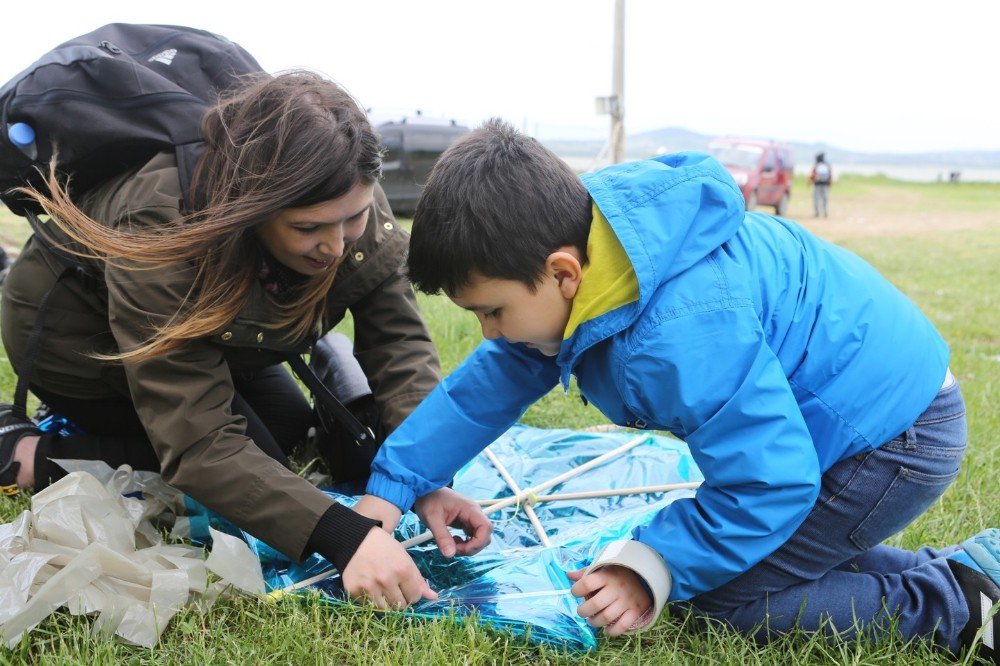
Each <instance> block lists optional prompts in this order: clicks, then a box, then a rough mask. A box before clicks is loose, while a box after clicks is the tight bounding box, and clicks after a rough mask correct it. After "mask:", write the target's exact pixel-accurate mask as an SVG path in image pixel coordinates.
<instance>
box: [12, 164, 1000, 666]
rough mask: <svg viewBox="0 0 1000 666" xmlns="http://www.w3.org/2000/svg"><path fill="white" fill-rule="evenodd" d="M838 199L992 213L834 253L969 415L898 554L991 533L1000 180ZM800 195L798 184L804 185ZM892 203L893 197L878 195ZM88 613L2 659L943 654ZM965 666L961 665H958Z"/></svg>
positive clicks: (256, 609)
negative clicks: (880, 291) (953, 380)
mask: <svg viewBox="0 0 1000 666" xmlns="http://www.w3.org/2000/svg"><path fill="white" fill-rule="evenodd" d="M838 188H839V189H838V192H840V193H841V194H842V195H844V196H847V195H850V196H852V197H855V196H856V197H864V196H866V195H868V194H869V193H871V194H872V195H878V198H881V199H883V200H884V199H885V198H886V196H885V195H886V194H887V193H889V194H893V193H896V192H899V193H902V194H904V195H905V197H904V198H907V199H908V200H909V202H910V204H911V205H914V206H915V208H916V209H919V210H927V209H929V208H930V209H941V210H946V209H950V208H962V209H964V210H969V211H978V212H983V213H986V214H992V215H994V218H993V222H992V223H990V224H988V225H986V226H985V228H980V229H977V230H972V231H961V232H948V231H941V232H935V233H928V232H923V233H920V234H917V235H913V236H907V235H898V234H894V235H892V236H891V237H870V238H866V237H857V238H852V239H851V240H849V241H846V242H843V243H842V244H843V245H845V246H847V247H848V248H850V249H851V250H853V251H855V252H857V253H859V254H860V255H861V256H863V257H865V258H866V259H868V260H869V261H870V262H871V263H873V264H874V265H875V266H876V267H878V268H879V269H880V270H881V271H882V272H883V273H884V274H885V275H886V276H887V277H888V278H889V279H890V280H892V281H893V282H894V283H895V284H896V285H897V286H899V287H900V288H901V289H902V290H903V291H904V292H906V293H907V294H908V295H909V296H910V297H911V298H913V299H914V300H915V301H916V302H917V303H918V305H920V307H921V308H922V309H923V310H924V312H926V313H927V314H928V316H929V317H930V318H931V319H932V320H933V321H934V323H935V324H936V325H937V326H938V328H939V330H940V331H941V333H942V335H943V336H944V337H945V339H946V340H948V342H949V344H950V346H951V349H952V363H951V367H952V369H953V371H954V372H955V374H956V375H957V376H958V378H959V379H960V381H961V382H962V390H963V392H964V395H965V399H966V402H967V405H968V410H969V426H970V428H969V452H968V455H967V459H966V463H965V466H964V470H963V472H962V474H961V475H960V476H959V478H958V480H957V481H956V482H955V484H954V485H953V486H952V487H951V488H950V489H949V490H948V492H947V493H946V494H945V496H944V497H943V498H942V499H941V500H940V501H939V502H937V503H936V504H935V505H934V507H933V508H932V509H931V510H929V511H928V512H927V513H926V514H925V515H924V516H922V517H921V518H920V519H918V520H917V521H916V522H915V523H914V524H913V525H911V526H910V527H909V528H907V529H906V530H905V531H904V532H903V533H901V534H900V535H897V536H896V537H895V538H894V539H893V542H894V544H895V545H900V546H903V547H908V548H914V547H917V546H919V545H922V544H938V545H941V544H946V543H953V542H955V541H958V540H961V539H962V538H964V537H966V536H968V535H969V534H971V533H974V532H976V531H978V530H979V529H981V528H983V527H986V526H1000V505H998V503H997V497H998V493H997V479H998V478H1000V464H998V458H1000V438H998V436H997V434H996V433H997V432H1000V410H997V409H996V405H998V404H1000V268H998V266H1000V186H997V185H979V184H960V185H958V186H957V187H956V186H953V185H951V184H927V185H921V184H904V183H899V182H896V181H889V180H888V179H885V178H878V177H876V178H849V177H845V178H843V179H841V180H840V181H838ZM799 191H800V192H801V191H804V190H799ZM889 198H892V197H889ZM20 225H23V222H21V221H19V220H13V219H11V218H10V217H9V216H8V217H6V218H5V217H2V216H0V234H2V235H3V236H6V237H14V238H19V239H23V238H24V237H25V236H26V235H27V234H26V225H24V229H21V228H20ZM420 300H421V306H422V308H423V311H424V314H425V316H426V319H427V321H428V323H429V325H430V327H431V331H432V335H433V337H434V340H435V341H436V343H437V345H438V347H439V349H440V352H441V357H442V364H443V367H444V369H445V370H446V371H448V370H451V369H453V368H454V367H455V366H456V365H457V364H458V362H459V361H460V360H461V359H462V358H463V357H464V356H465V354H467V353H468V352H469V351H470V350H471V349H472V348H473V347H474V346H475V345H476V344H478V342H479V331H478V327H477V325H476V322H475V319H474V317H473V316H472V315H470V314H468V313H465V312H463V311H461V310H459V309H457V308H455V307H454V306H452V305H451V304H450V303H449V302H447V301H446V300H445V299H444V298H442V297H421V299H420ZM12 391H13V376H12V374H11V373H10V370H9V368H8V367H7V366H6V364H4V363H0V394H2V395H3V396H4V397H5V398H9V396H10V395H11V393H12ZM524 420H525V421H526V422H527V423H529V424H531V425H535V426H541V427H582V426H587V425H592V424H595V423H601V422H605V419H604V418H603V417H602V416H601V415H600V414H599V413H598V412H597V411H596V410H595V409H594V408H593V407H585V406H584V405H583V404H582V402H581V401H580V399H579V394H578V393H577V392H576V391H575V390H573V391H571V392H570V394H569V395H564V394H563V393H562V392H561V391H559V390H556V391H553V393H551V394H550V395H548V396H547V397H546V398H545V399H543V400H542V401H541V402H539V403H538V404H537V405H535V406H534V407H532V408H531V409H530V410H529V411H528V413H527V415H526V416H525V419H524ZM26 506H27V500H26V499H24V498H21V499H18V500H16V501H3V502H0V521H3V522H6V521H9V520H11V519H12V518H13V517H14V516H15V515H16V514H17V513H18V512H19V511H20V510H21V509H23V508H25V507H26ZM89 627H90V620H89V619H81V618H75V617H70V616H69V615H67V614H65V613H59V614H57V615H55V616H53V617H52V618H50V619H47V620H45V621H44V622H43V623H42V624H41V625H40V626H39V628H38V629H36V630H35V631H34V632H33V633H31V634H29V636H28V637H27V639H26V640H24V641H22V643H21V644H20V645H19V646H18V647H16V648H15V649H14V650H13V651H7V650H6V649H4V648H0V664H3V663H35V662H43V663H72V664H78V663H91V664H104V663H129V664H131V663H135V664H146V663H156V664H175V663H185V664H196V663H197V664H201V663H248V662H261V663H281V664H286V663H295V664H298V663H306V664H311V663H324V664H325V663H338V664H340V663H344V664H367V663H386V664H412V663H440V664H456V663H458V664H495V663H525V664H527V663H543V664H546V663H550V664H559V663H576V662H577V661H580V662H582V663H591V664H599V663H640V662H645V663H655V664H717V663H718V664H739V665H743V664H792V663H794V664H829V663H835V664H883V663H884V664H895V663H904V662H905V663H920V664H946V663H952V659H951V658H949V657H947V656H945V655H943V654H941V653H939V652H935V651H933V650H931V649H929V648H927V647H925V646H923V645H919V644H909V645H907V644H904V643H903V642H902V641H900V640H898V639H890V640H888V641H884V642H880V643H878V644H872V643H870V642H867V641H864V640H859V641H854V642H848V643H844V644H828V643H827V642H825V641H823V640H820V639H818V638H817V637H815V636H809V635H794V636H790V637H788V638H786V639H783V640H781V641H778V642H776V643H772V644H769V645H767V646H758V645H755V644H753V643H751V642H750V641H748V640H746V639H744V638H742V637H740V636H738V635H735V634H733V633H731V632H727V631H724V630H722V629H719V628H716V627H708V628H705V627H698V626H695V623H694V622H693V620H692V619H691V618H690V617H687V616H685V615H684V614H683V613H674V614H671V615H668V616H667V617H665V618H664V619H663V620H661V622H660V623H659V624H658V625H657V626H656V627H655V628H654V629H652V630H650V631H648V632H646V633H644V634H641V635H640V636H636V637H627V638H623V639H617V640H602V641H601V645H600V648H599V649H598V650H597V651H596V652H594V653H592V654H590V655H587V656H585V657H583V658H581V657H580V656H579V655H572V654H566V653H564V652H561V651H559V650H556V649H553V648H547V647H538V646H534V645H531V644H530V643H527V642H525V641H524V640H523V639H522V638H518V637H514V636H511V635H508V634H506V633H503V632H496V631H493V630H491V629H487V628H484V627H480V626H477V625H470V624H464V623H460V622H457V621H449V620H442V621H437V622H426V621H412V620H408V619H406V618H403V617H399V616H394V615H390V616H386V615H382V614H378V613H374V612H372V611H371V610H369V609H366V608H361V607H351V606H337V607H330V606H326V605H324V604H322V603H320V602H319V601H318V600H317V598H315V597H308V598H290V599H285V600H282V601H279V602H277V603H267V602H261V601H258V600H256V599H239V600H233V601H225V602H220V603H219V604H217V605H216V606H214V607H212V608H211V609H210V610H208V611H207V612H206V613H205V614H199V613H198V612H197V611H195V610H186V611H184V612H183V613H181V614H180V615H178V616H177V617H176V618H175V619H174V620H173V621H172V622H171V624H170V625H169V627H168V629H167V630H166V632H165V633H164V635H163V637H162V639H161V641H160V644H159V645H158V646H157V647H156V648H154V649H150V650H146V649H139V648H133V647H129V646H127V645H123V644H122V643H120V642H117V641H103V640H95V639H92V638H91V637H90V636H89ZM967 663H968V662H967Z"/></svg>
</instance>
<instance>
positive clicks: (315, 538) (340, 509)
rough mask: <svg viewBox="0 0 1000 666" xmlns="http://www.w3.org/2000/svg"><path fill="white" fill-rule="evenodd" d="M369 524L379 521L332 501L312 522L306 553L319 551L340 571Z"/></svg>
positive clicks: (364, 535)
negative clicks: (312, 526)
mask: <svg viewBox="0 0 1000 666" xmlns="http://www.w3.org/2000/svg"><path fill="white" fill-rule="evenodd" d="M373 527H382V521H381V520H372V519H371V518H368V517H366V516H362V515H361V514H360V513H357V512H356V511H352V510H351V509H348V508H347V507H346V506H344V505H343V504H340V503H339V502H334V503H333V504H331V505H330V508H329V509H327V510H326V511H325V512H324V513H323V515H322V516H320V519H319V522H317V523H316V527H315V528H314V529H313V532H312V536H310V537H309V543H308V545H307V546H306V552H307V553H313V552H315V553H319V554H320V555H322V556H323V557H324V558H326V560H327V561H328V562H330V564H332V565H333V566H335V567H337V570H338V571H340V572H341V573H343V572H344V568H345V567H346V566H347V563H348V562H350V561H351V558H352V557H354V553H356V552H357V550H358V548H360V547H361V542H362V541H364V540H365V537H367V536H368V533H369V532H370V531H371V529H372V528H373Z"/></svg>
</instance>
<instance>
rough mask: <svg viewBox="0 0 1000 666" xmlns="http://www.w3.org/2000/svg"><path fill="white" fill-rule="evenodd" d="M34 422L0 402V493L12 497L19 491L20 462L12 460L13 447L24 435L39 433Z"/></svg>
mask: <svg viewBox="0 0 1000 666" xmlns="http://www.w3.org/2000/svg"><path fill="white" fill-rule="evenodd" d="M41 434H42V431H41V430H39V429H38V428H37V427H36V426H35V424H34V423H32V422H31V421H28V420H25V419H22V418H20V417H19V416H17V415H16V414H14V407H13V406H12V405H8V404H7V403H0V495H6V496H8V497H13V496H14V495H17V494H18V493H20V492H21V489H20V488H18V486H17V472H18V470H19V469H20V468H21V463H18V462H14V449H15V448H17V442H18V441H19V440H20V439H21V438H22V437H24V436H25V435H41Z"/></svg>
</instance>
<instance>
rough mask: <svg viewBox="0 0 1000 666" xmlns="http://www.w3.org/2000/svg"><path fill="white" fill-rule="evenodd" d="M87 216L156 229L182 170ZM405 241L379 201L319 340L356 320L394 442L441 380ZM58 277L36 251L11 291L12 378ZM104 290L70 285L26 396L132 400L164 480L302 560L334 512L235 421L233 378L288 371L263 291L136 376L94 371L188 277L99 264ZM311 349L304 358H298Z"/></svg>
mask: <svg viewBox="0 0 1000 666" xmlns="http://www.w3.org/2000/svg"><path fill="white" fill-rule="evenodd" d="M80 206H81V208H82V209H83V210H84V211H85V212H86V213H87V214H88V215H90V216H91V217H92V218H93V219H96V220H101V221H107V223H108V224H109V225H111V226H118V225H124V224H131V225H133V226H140V225H141V226H145V225H155V224H157V223H162V222H164V221H166V220H171V219H175V218H176V217H177V216H178V215H179V214H180V212H179V211H180V209H181V192H180V185H179V180H178V175H177V167H176V163H175V161H174V158H173V157H172V156H171V155H168V154H161V155H159V156H157V157H156V158H154V159H153V160H151V161H150V162H149V163H148V164H146V165H145V166H144V167H143V168H141V169H140V170H139V171H138V172H137V173H134V174H130V175H128V176H123V177H122V178H119V179H117V180H116V181H114V182H111V183H108V184H106V185H105V186H102V187H101V188H100V189H98V190H96V191H94V192H93V193H91V194H89V195H88V196H87V197H85V198H84V199H83V200H82V201H81V204H80ZM408 240H409V236H408V234H407V233H406V232H405V231H404V230H402V229H400V228H399V227H398V226H397V225H396V223H395V221H394V220H393V217H392V214H391V212H390V210H389V206H388V203H387V202H386V200H385V196H384V194H383V193H382V191H381V189H380V188H376V201H375V203H374V204H373V209H372V211H371V213H370V215H369V220H368V227H367V229H366V231H365V235H364V236H363V237H362V238H361V239H360V240H359V241H358V242H357V243H355V244H354V246H353V247H352V248H350V249H349V256H348V257H347V258H346V259H345V260H344V261H343V263H342V264H341V265H340V267H339V268H338V271H337V277H336V279H335V280H334V283H333V286H332V288H331V289H330V292H329V295H328V297H327V308H326V316H325V320H324V326H323V330H324V331H327V330H329V329H330V328H332V327H333V326H334V325H336V323H337V322H339V321H341V320H342V319H343V318H344V316H345V314H346V313H347V311H348V310H350V312H351V314H352V316H353V318H354V330H355V337H354V344H355V354H356V356H357V358H358V360H359V362H360V363H361V366H362V368H363V369H364V371H365V373H366V375H367V376H368V378H369V383H370V384H371V387H372V390H373V392H374V396H375V400H376V403H377V405H378V407H379V409H380V413H381V416H382V418H383V420H384V423H385V425H386V428H387V430H388V431H392V430H393V429H395V428H396V427H397V426H398V425H399V424H400V423H401V422H402V421H403V419H404V418H406V416H407V415H408V414H409V413H410V412H411V411H412V410H413V409H414V408H415V407H416V406H417V404H418V403H419V402H420V401H421V400H422V399H423V397H424V396H425V395H427V393H428V392H429V391H430V390H431V389H432V388H434V386H435V385H436V384H437V382H438V380H439V367H438V360H437V354H436V351H435V349H434V346H433V344H432V342H431V340H430V338H429V336H428V333H427V329H426V327H425V326H424V324H423V321H422V320H421V317H420V313H419V311H418V309H417V304H416V299H415V297H414V294H413V290H412V289H411V287H410V285H409V282H408V281H407V280H406V278H405V276H404V274H403V272H402V268H403V264H404V259H405V256H406V251H407V246H408ZM63 268H64V266H63V264H62V263H61V262H60V260H59V259H58V258H57V257H56V256H54V255H53V254H52V252H50V251H49V250H48V249H47V248H45V247H44V246H43V244H42V243H40V242H39V241H38V239H36V238H34V237H32V239H30V240H29V241H28V243H27V244H26V246H25V248H24V250H23V251H22V253H21V255H20V256H19V257H18V259H17V262H16V264H15V265H14V267H12V269H11V271H10V274H9V277H8V278H7V280H6V281H5V283H4V294H3V303H2V313H0V326H2V334H3V343H4V346H5V347H6V349H7V353H8V358H9V359H10V362H11V364H12V365H13V366H14V368H15V369H16V370H18V371H20V370H21V363H22V360H23V358H24V351H25V346H26V344H27V340H28V335H29V333H30V331H31V327H32V325H33V323H34V320H35V315H36V313H37V311H38V303H39V302H40V300H41V298H42V296H43V295H44V294H45V293H46V292H47V291H48V290H49V288H50V287H51V286H52V285H53V284H54V283H55V281H56V278H57V277H58V276H59V274H60V273H61V272H62V271H63ZM93 268H95V269H97V270H98V271H99V272H100V273H101V274H103V276H104V282H105V285H106V289H95V288H93V287H88V286H87V285H85V284H83V283H82V282H81V281H79V280H78V279H76V278H64V279H63V281H62V282H63V284H61V285H60V286H59V287H57V288H56V289H55V291H54V292H53V293H52V296H51V297H50V299H49V306H48V308H47V311H46V315H45V317H46V318H45V337H44V342H43V344H42V348H41V351H40V352H39V354H38V356H37V358H36V360H35V367H34V369H33V374H32V382H33V383H34V384H37V385H38V386H40V387H42V388H45V389H47V390H49V391H51V392H53V393H57V394H60V395H66V396H69V397H77V398H99V397H102V396H107V395H112V394H114V393H119V394H126V393H128V394H131V396H132V399H133V401H134V403H135V405H136V409H137V412H138V414H139V418H140V419H141V421H142V423H143V426H144V427H145V429H146V432H147V433H148V434H149V437H150V439H151V441H152V444H153V447H154V449H155V450H156V453H157V455H158V457H159V459H160V465H161V471H162V473H163V477H164V479H165V480H166V481H167V482H169V483H171V484H172V485H174V486H175V487H177V488H179V489H180V490H182V491H183V492H185V493H187V494H188V495H190V496H191V497H193V498H195V499H196V500H198V501H199V502H201V503H202V504H204V505H205V506H207V507H209V508H210V509H212V510H214V511H216V512H217V513H219V514H220V515H222V516H224V517H225V518H227V519H229V520H230V521H232V522H233V523H235V524H236V525H238V526H240V527H242V528H244V529H246V530H247V531H249V532H250V533H252V534H254V535H255V536H257V537H258V538H260V539H263V540H264V541H266V542H267V543H269V544H270V545H272V546H273V547H275V548H277V549H278V550H280V551H282V552H283V553H285V554H286V555H289V556H291V557H294V558H300V557H302V556H303V555H305V554H307V553H305V552H304V551H305V548H306V544H307V542H308V540H309V537H310V535H311V534H312V531H313V529H314V527H315V526H316V523H317V521H318V520H319V518H320V516H321V515H322V514H323V513H324V512H325V511H326V509H328V508H329V507H330V504H331V500H330V499H329V498H328V497H327V496H326V495H324V494H323V493H322V492H320V491H319V490H317V489H316V488H314V487H313V486H312V485H310V484H309V483H308V482H307V481H305V480H304V479H301V478H299V477H297V476H296V475H294V474H293V473H292V472H290V471H288V470H287V469H285V468H284V467H283V466H282V465H281V464H279V463H278V462H276V461H275V460H273V459H271V458H270V457H268V456H267V455H266V454H264V453H263V452H262V451H261V450H260V449H258V448H257V447H256V446H255V445H254V443H253V442H252V441H251V440H250V439H249V438H248V437H247V436H246V434H245V430H246V422H245V420H244V418H243V417H241V416H238V415H235V414H233V413H232V411H231V403H232V400H233V396H234V388H233V377H234V376H236V377H239V376H240V374H239V373H252V372H255V371H257V370H260V369H261V368H264V367H267V366H269V365H274V364H275V363H279V362H281V360H282V353H283V352H288V351H291V350H292V345H290V344H289V343H287V342H284V341H283V340H282V335H281V331H276V330H273V329H269V328H267V327H266V326H265V325H264V324H265V322H268V321H273V320H274V315H275V312H276V307H275V305H274V302H273V301H272V300H271V297H270V296H269V295H268V294H267V293H266V292H265V290H264V288H263V286H262V285H261V284H260V283H259V282H255V284H254V288H253V291H252V294H251V297H250V300H249V302H248V303H247V305H246V306H245V307H244V308H243V309H242V310H241V312H240V314H239V315H238V316H237V317H236V319H235V320H234V321H233V322H231V323H230V324H228V325H226V326H225V327H224V328H223V329H221V330H219V331H217V333H216V334H213V335H212V336H210V337H207V338H204V339H199V340H196V341H194V342H191V343H189V344H187V345H185V346H184V347H182V348H181V349H178V350H175V351H172V352H169V353H167V354H165V355H163V356H160V357H158V358H154V359H152V360H148V361H145V362H142V363H138V364H125V365H124V366H123V365H122V364H113V363H107V362H100V361H97V360H95V359H94V358H93V357H92V355H93V353H95V352H99V353H100V352H103V353H108V352H117V351H118V349H128V348H132V347H134V346H136V345H138V344H140V343H142V342H144V341H145V340H147V339H149V338H150V336H151V335H152V333H153V331H154V329H155V327H156V326H157V325H162V324H164V323H165V322H167V321H168V320H169V318H170V317H171V315H173V314H174V313H175V312H176V311H177V309H178V306H179V304H181V303H183V302H184V299H185V297H186V295H187V294H188V291H189V288H190V286H191V282H192V275H193V270H192V268H191V267H190V266H187V265H185V266H176V265H173V266H169V267H166V268H156V269H144V270H136V269H135V268H132V269H127V268H123V267H118V266H114V265H112V264H111V263H108V264H104V263H103V262H101V264H100V265H97V264H94V265H93ZM299 347H304V345H299Z"/></svg>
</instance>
